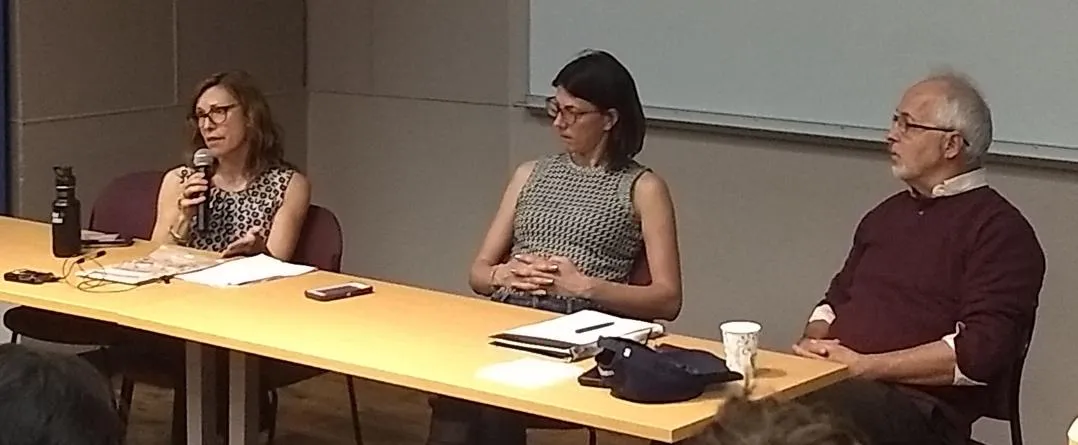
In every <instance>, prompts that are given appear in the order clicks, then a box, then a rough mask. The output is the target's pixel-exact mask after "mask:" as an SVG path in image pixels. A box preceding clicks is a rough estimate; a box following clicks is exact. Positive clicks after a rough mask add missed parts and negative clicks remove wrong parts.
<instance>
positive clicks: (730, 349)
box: [719, 321, 761, 384]
mask: <svg viewBox="0 0 1078 445" xmlns="http://www.w3.org/2000/svg"><path fill="white" fill-rule="evenodd" d="M719 329H720V330H721V331H722V346H723V349H724V350H725V351H726V367H727V368H728V369H729V370H731V371H734V372H737V373H740V374H741V375H743V376H745V381H744V382H745V383H746V384H747V383H749V381H750V380H752V378H753V376H754V375H755V371H756V349H757V347H758V346H759V345H760V329H761V327H760V324H759V323H756V322H752V321H728V322H726V323H723V324H722V325H720V326H719Z"/></svg>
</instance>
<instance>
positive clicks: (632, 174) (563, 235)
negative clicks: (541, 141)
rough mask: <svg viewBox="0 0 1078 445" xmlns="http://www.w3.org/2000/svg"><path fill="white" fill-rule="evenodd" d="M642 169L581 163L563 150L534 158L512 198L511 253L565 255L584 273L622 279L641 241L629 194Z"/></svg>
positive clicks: (630, 270) (619, 280)
mask: <svg viewBox="0 0 1078 445" xmlns="http://www.w3.org/2000/svg"><path fill="white" fill-rule="evenodd" d="M645 171H647V169H646V168H645V167H644V166H642V165H640V164H638V163H636V162H630V163H629V164H628V165H627V166H626V167H624V168H622V169H620V170H616V171H609V170H607V169H606V168H604V167H584V166H580V165H577V164H575V163H573V161H572V159H570V157H569V155H568V154H565V153H562V154H557V155H551V156H547V157H544V158H541V159H539V160H538V161H537V162H536V165H535V169H534V170H533V171H532V174H531V176H530V177H529V178H528V180H527V182H525V183H524V186H523V188H521V190H520V195H519V196H518V198H517V205H516V212H515V214H514V216H513V249H512V253H513V254H514V255H515V254H519V253H530V254H536V255H560V256H564V257H566V258H569V259H570V260H572V261H573V264H575V265H576V266H577V268H578V269H580V271H581V272H582V273H583V274H584V275H587V276H589V277H595V278H602V279H605V280H609V281H614V282H621V283H624V282H627V281H628V280H629V275H630V273H631V272H632V268H633V262H634V261H635V260H636V257H637V254H638V253H639V252H640V249H641V247H643V244H644V238H643V235H642V234H641V231H640V219H639V217H637V215H636V212H635V211H634V210H633V198H632V197H633V185H634V184H635V183H636V180H637V179H638V178H639V177H640V175H641V174H643V173H644V172H645ZM498 292H499V293H505V292H506V290H501V289H500V290H499V291H498Z"/></svg>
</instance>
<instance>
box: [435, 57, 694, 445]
mask: <svg viewBox="0 0 1078 445" xmlns="http://www.w3.org/2000/svg"><path fill="white" fill-rule="evenodd" d="M552 86H554V88H555V91H554V96H552V97H550V98H549V99H547V114H548V115H549V116H550V117H551V118H553V119H554V123H553V129H554V132H555V134H556V135H557V136H558V139H559V141H560V142H561V145H562V150H561V152H560V153H557V154H553V155H549V156H545V157H542V158H540V159H538V160H534V161H530V162H526V163H524V164H522V165H521V166H520V167H518V168H517V169H516V172H515V173H514V174H513V177H512V179H511V180H510V181H509V185H508V187H506V190H505V194H504V195H503V197H502V201H501V205H500V206H499V208H498V211H497V214H496V215H495V216H494V221H493V222H492V223H491V226H490V229H489V230H488V232H487V235H486V238H485V239H484V240H483V244H482V246H481V247H480V249H479V254H478V255H477V256H476V259H475V261H474V262H473V263H472V266H471V273H470V274H469V280H468V281H469V283H470V284H471V287H472V289H473V290H475V291H476V292H478V293H480V294H483V295H487V296H490V298H491V299H492V300H495V301H500V302H504V303H508V304H515V305H522V306H529V307H535V308H539V309H544V310H549V311H555V312H561V313H571V312H575V311H578V310H581V309H597V310H601V311H605V312H610V313H615V314H618V315H622V316H626V317H632V318H638V319H646V320H656V319H662V320H673V319H674V318H675V317H677V315H678V313H679V312H680V311H681V264H680V259H679V254H678V245H677V230H676V227H675V219H674V208H673V203H672V200H671V198H670V191H669V190H668V189H667V186H666V183H665V182H664V181H663V180H662V178H660V177H659V175H657V174H655V173H654V172H652V171H651V170H649V169H648V168H646V167H644V166H642V165H640V164H638V163H637V162H636V161H635V160H633V158H634V157H635V156H636V155H637V154H638V153H639V152H640V150H641V149H642V148H643V143H644V130H645V122H644V113H643V108H642V106H641V105H640V98H639V96H638V94H637V91H636V83H635V81H634V80H633V78H632V75H631V74H630V73H629V71H628V70H627V69H626V68H625V67H624V66H623V65H622V64H621V63H620V62H618V60H617V59H615V58H614V57H613V56H611V55H610V54H608V53H606V52H603V51H589V52H586V53H584V54H583V55H581V56H580V57H578V58H576V59H575V60H573V61H572V62H570V63H569V64H568V65H566V66H565V67H564V68H562V70H561V71H560V72H559V73H558V75H557V76H556V77H555V78H554V81H553V82H552ZM431 407H432V413H431V424H430V435H429V436H428V439H427V443H428V444H429V445H435V444H439V445H448V444H460V445H462V444H484V445H485V444H491V445H493V444H498V445H523V444H524V443H525V442H526V434H525V431H526V429H527V427H528V425H530V424H533V423H534V422H532V420H533V419H534V418H531V417H529V416H527V415H524V414H521V413H516V412H511V411H506V410H502V409H498V408H494V407H489V406H483V405H479V404H475V403H471V402H467V401H464V400H458V399H453V398H447V397H434V398H432V400H431Z"/></svg>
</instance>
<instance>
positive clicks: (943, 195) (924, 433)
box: [794, 73, 1045, 444]
mask: <svg viewBox="0 0 1078 445" xmlns="http://www.w3.org/2000/svg"><path fill="white" fill-rule="evenodd" d="M991 139H992V119H991V112H990V111H989V109H988V105H987V104H986V102H985V100H984V99H983V98H982V97H981V95H980V93H978V92H977V90H976V89H975V88H974V87H973V86H972V83H971V82H970V81H969V79H967V78H966V77H964V76H962V75H960V74H955V73H944V74H937V75H932V76H929V77H928V78H926V79H924V80H922V81H920V82H918V83H916V84H915V85H913V86H912V87H911V88H910V89H909V90H907V91H906V93H905V94H904V95H903V96H902V99H901V101H900V102H899V104H898V107H897V109H896V110H895V113H894V117H893V120H892V125H891V130H890V131H889V132H888V134H887V141H888V142H889V146H890V150H891V169H892V172H893V173H894V174H895V176H897V177H898V178H900V179H902V180H903V181H905V182H906V184H907V185H908V190H903V191H900V192H898V193H896V194H894V195H892V196H891V197H889V198H888V199H886V200H884V201H883V202H882V203H881V204H879V205H878V206H876V207H875V208H874V209H872V210H871V211H869V212H868V213H867V214H866V215H865V216H864V218H863V219H862V220H861V222H860V224H858V225H857V229H856V231H855V232H854V235H853V245H852V246H851V248H850V251H849V254H848V256H847V257H846V261H845V263H844V264H843V266H842V269H841V270H839V272H838V273H837V274H836V275H835V276H834V277H833V279H832V280H831V284H830V287H829V288H828V289H827V291H826V293H825V294H824V299H823V301H821V302H819V304H818V305H817V306H816V307H815V309H814V310H813V312H812V314H811V316H810V317H809V323H808V325H807V326H806V328H805V332H804V337H803V338H802V339H801V340H800V341H799V342H798V343H797V344H796V345H795V346H794V351H795V352H796V353H797V354H800V355H802V356H806V357H811V358H817V359H822V360H831V361H835V362H839V363H842V364H845V365H847V366H848V367H849V370H850V371H851V373H852V374H853V375H854V376H855V378H853V379H850V380H847V381H844V382H841V383H839V384H836V385H832V386H829V387H827V388H824V389H822V390H820V391H817V392H815V393H812V394H809V395H808V396H806V398H807V399H810V400H818V401H820V402H822V403H824V404H826V405H829V406H831V407H833V408H834V409H835V411H836V412H837V413H839V414H841V415H844V416H847V417H848V418H850V419H851V420H852V421H853V422H854V423H855V424H856V425H857V427H858V429H860V430H861V431H863V432H864V433H865V434H866V436H868V437H870V438H871V439H872V442H873V443H896V444H904V443H918V444H964V443H965V442H966V441H967V440H968V438H969V435H970V428H971V424H972V423H973V422H974V421H975V420H977V419H978V418H980V417H982V416H985V415H989V414H993V413H999V412H1002V411H1005V409H1006V407H1005V406H1002V405H999V403H1000V401H1001V400H1005V398H1003V397H996V396H997V395H998V394H1003V393H1004V392H1005V391H1007V390H1009V388H1010V385H1011V380H1012V370H1013V369H1014V367H1015V365H1016V364H1018V363H1021V361H1022V360H1024V357H1025V351H1026V348H1027V346H1028V342H1029V340H1030V338H1031V336H1032V330H1033V325H1034V319H1035V317H1036V309H1037V304H1038V298H1039V293H1040V289H1041V285H1042V283H1043V280H1044V270H1045V260H1044V251H1043V250H1042V248H1041V245H1040V242H1039V241H1038V239H1037V236H1036V233H1035V232H1034V231H1033V227H1032V226H1031V225H1030V224H1029V222H1028V221H1027V220H1026V218H1025V217H1024V216H1023V215H1022V213H1021V211H1019V210H1018V209H1017V208H1016V207H1015V206H1014V205H1012V204H1011V203H1010V202H1009V201H1007V199H1006V198H1004V197H1003V196H1002V195H1000V194H999V193H998V192H997V191H996V190H994V189H993V188H992V187H990V186H989V184H988V176H987V174H986V172H985V169H984V168H983V166H982V161H983V158H984V154H985V152H986V151H987V150H988V146H989V144H990V143H991Z"/></svg>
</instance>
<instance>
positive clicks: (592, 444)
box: [588, 427, 598, 445]
mask: <svg viewBox="0 0 1078 445" xmlns="http://www.w3.org/2000/svg"><path fill="white" fill-rule="evenodd" d="M596 443H598V439H597V438H596V437H595V428H591V427H588V445H596Z"/></svg>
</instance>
